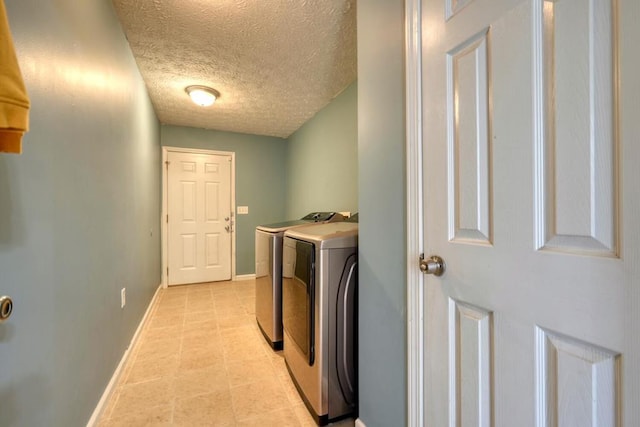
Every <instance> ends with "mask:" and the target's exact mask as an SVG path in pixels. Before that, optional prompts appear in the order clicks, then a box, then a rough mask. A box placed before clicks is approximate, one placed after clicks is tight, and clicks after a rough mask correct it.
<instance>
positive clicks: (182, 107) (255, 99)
mask: <svg viewBox="0 0 640 427" xmlns="http://www.w3.org/2000/svg"><path fill="white" fill-rule="evenodd" d="M113 4H114V7H115V9H116V12H117V14H118V16H119V19H120V22H121V23H122V27H123V29H124V31H125V34H126V36H127V39H128V40H129V44H130V45H131V49H132V51H133V55H134V56H135V58H136V62H137V64H138V68H139V69H140V73H141V74H142V77H143V79H144V81H145V83H146V85H147V89H148V91H149V95H150V96H151V101H152V103H153V105H154V108H155V111H156V113H157V115H158V118H159V119H160V122H162V123H164V124H173V125H180V126H191V127H199V128H207V129H217V130H224V131H231V132H240V133H249V134H256V135H270V136H278V137H282V138H286V137H288V136H289V135H291V134H292V133H293V132H295V131H296V130H297V129H298V128H299V127H300V126H301V125H302V124H304V123H305V122H306V121H307V120H308V119H310V118H311V117H313V115H314V114H315V113H316V112H318V111H319V110H320V109H322V108H323V107H324V106H326V105H327V104H328V103H329V102H330V101H331V100H332V99H333V98H335V96H336V95H338V94H339V93H340V92H342V91H343V90H344V89H345V88H346V87H347V86H348V85H349V84H350V83H352V82H353V81H354V80H355V79H356V68H357V67H356V0H113ZM189 85H205V86H210V87H212V88H214V89H216V90H218V91H219V92H220V94H221V96H220V98H219V99H218V100H217V101H216V103H215V104H214V105H213V106H212V107H205V108H203V107H198V106H196V105H195V104H193V103H192V102H191V101H190V99H189V98H188V96H187V94H186V93H185V90H184V89H185V87H187V86H189Z"/></svg>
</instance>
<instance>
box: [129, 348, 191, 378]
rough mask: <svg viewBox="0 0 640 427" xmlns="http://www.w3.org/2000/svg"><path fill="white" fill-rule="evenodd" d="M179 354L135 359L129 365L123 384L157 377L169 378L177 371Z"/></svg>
mask: <svg viewBox="0 0 640 427" xmlns="http://www.w3.org/2000/svg"><path fill="white" fill-rule="evenodd" d="M179 360H180V357H179V355H177V354H174V355H171V356H167V357H160V358H150V359H149V358H147V359H141V360H136V361H135V362H134V363H133V365H132V366H131V370H130V371H129V373H128V375H127V377H126V378H125V380H124V383H125V384H134V383H140V382H145V381H149V380H154V379H159V378H169V377H172V376H173V375H175V373H176V372H177V371H178V362H179Z"/></svg>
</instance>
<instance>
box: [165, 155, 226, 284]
mask: <svg viewBox="0 0 640 427" xmlns="http://www.w3.org/2000/svg"><path fill="white" fill-rule="evenodd" d="M167 161H168V162H169V163H168V166H167V186H168V196H167V199H168V207H167V209H168V215H169V217H168V227H167V228H168V237H169V239H168V254H167V256H168V264H167V265H168V267H169V275H168V276H169V281H168V284H169V285H178V284H185V283H201V282H213V281H220V280H230V279H231V233H232V228H231V227H232V221H231V156H225V155H213V154H201V153H187V152H184V153H182V152H173V151H170V152H169V153H168V157H167Z"/></svg>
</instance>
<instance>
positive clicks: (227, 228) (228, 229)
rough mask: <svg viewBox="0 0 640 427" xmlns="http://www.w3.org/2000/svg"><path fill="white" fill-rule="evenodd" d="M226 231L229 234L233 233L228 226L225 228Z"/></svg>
mask: <svg viewBox="0 0 640 427" xmlns="http://www.w3.org/2000/svg"><path fill="white" fill-rule="evenodd" d="M224 229H225V230H227V233H229V232H230V231H231V228H230V227H229V226H228V225H227V226H225V227H224Z"/></svg>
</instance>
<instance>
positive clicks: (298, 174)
mask: <svg viewBox="0 0 640 427" xmlns="http://www.w3.org/2000/svg"><path fill="white" fill-rule="evenodd" d="M357 120H358V85H357V83H352V84H351V85H350V86H349V87H348V88H347V89H345V90H344V91H343V92H342V93H341V94H340V95H339V96H337V97H336V98H335V99H334V100H333V101H332V102H331V103H330V104H329V105H327V106H326V107H325V108H324V109H322V110H321V111H319V112H318V113H317V114H316V115H315V116H314V117H313V118H311V119H310V120H309V121H307V122H306V123H305V124H304V125H302V127H301V128H300V129H298V130H297V131H296V132H295V133H294V134H293V135H291V136H290V137H289V151H288V153H287V170H288V171H289V177H288V180H287V215H286V217H287V219H295V218H301V217H302V216H303V215H306V214H307V213H309V212H314V211H349V212H354V213H355V212H357V211H358V121H357Z"/></svg>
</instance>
